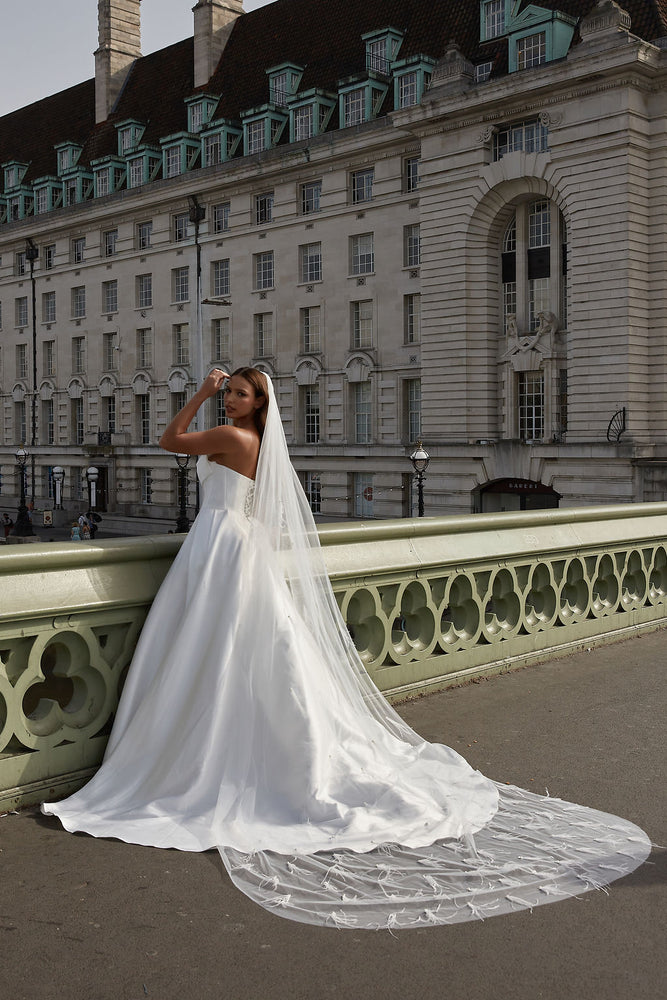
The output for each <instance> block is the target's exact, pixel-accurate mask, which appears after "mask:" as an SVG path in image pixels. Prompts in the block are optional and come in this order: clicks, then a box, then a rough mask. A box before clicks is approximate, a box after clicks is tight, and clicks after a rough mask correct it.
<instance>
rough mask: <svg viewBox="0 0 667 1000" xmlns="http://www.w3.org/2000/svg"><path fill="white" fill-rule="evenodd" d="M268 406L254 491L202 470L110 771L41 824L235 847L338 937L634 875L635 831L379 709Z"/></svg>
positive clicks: (226, 851) (104, 769)
mask: <svg viewBox="0 0 667 1000" xmlns="http://www.w3.org/2000/svg"><path fill="white" fill-rule="evenodd" d="M269 412H270V418H271V416H272V418H273V423H272V424H271V423H269V424H267V431H268V434H267V432H265V437H264V440H263V443H262V450H261V455H260V465H259V468H258V475H257V495H256V496H255V495H254V494H255V489H256V484H255V483H254V482H253V481H251V480H249V479H246V478H245V477H244V476H241V475H240V474H239V473H236V472H234V471H232V470H231V469H228V468H226V467H223V466H220V465H217V464H214V463H211V462H209V461H208V459H207V458H205V457H202V458H200V459H199V462H198V474H199V476H200V479H201V482H202V487H203V504H202V509H201V511H200V513H199V515H198V517H197V519H196V521H195V523H194V525H193V527H192V529H191V531H190V533H189V535H188V537H187V539H186V540H185V541H184V543H183V546H182V547H181V550H180V552H179V554H178V556H177V558H176V559H175V561H174V564H173V566H172V568H171V570H170V572H169V573H168V575H167V577H166V579H165V581H164V583H163V585H162V587H161V589H160V592H159V593H158V595H157V597H156V599H155V601H154V604H153V607H152V609H151V612H150V614H149V616H148V619H147V621H146V624H145V626H144V628H143V631H142V633H141V636H140V639H139V643H138V645H137V649H136V652H135V656H134V660H133V663H132V666H131V669H130V671H129V674H128V677H127V682H126V685H125V688H124V691H123V694H122V698H121V702H120V705H119V709H118V713H117V716H116V720H115V724H114V727H113V732H112V734H111V737H110V740H109V744H108V748H107V751H106V755H105V759H104V762H103V764H102V766H101V767H100V769H99V771H98V772H97V773H96V775H95V776H94V777H93V778H92V780H91V781H90V782H89V783H88V784H87V785H86V786H85V787H84V788H83V789H81V790H80V791H79V792H77V793H75V794H74V795H73V796H71V797H70V798H68V799H66V800H65V801H63V802H58V803H48V804H44V805H43V806H42V809H43V811H44V812H45V813H47V814H50V815H55V816H58V817H59V818H60V820H61V822H62V823H63V825H64V826H65V828H66V829H68V830H70V831H75V830H83V831H86V832H88V833H90V834H92V835H94V836H108V837H118V838H120V839H121V840H125V841H128V842H131V843H137V844H144V845H150V846H155V847H173V848H178V849H180V850H184V851H204V850H208V849H210V848H217V849H218V850H219V851H220V854H221V857H222V859H223V861H224V863H225V866H226V868H227V870H228V872H229V874H230V877H231V878H232V880H233V882H234V883H235V884H236V885H237V886H238V887H239V888H240V889H241V890H242V891H243V892H245V893H246V894H247V895H249V896H250V897H251V898H253V899H255V900H256V901H257V902H258V903H260V904H261V905H262V906H265V907H266V908H268V909H272V910H274V911H275V912H276V913H278V914H280V915H282V916H285V917H289V918H291V919H294V920H301V921H304V922H308V923H319V924H330V925H332V926H339V927H347V926H350V927H356V928H360V927H366V928H374V929H375V928H380V927H389V928H394V927H395V928H402V927H415V926H424V925H425V924H439V923H452V922H455V921H460V920H470V919H476V918H480V917H484V916H491V915H494V914H499V913H504V912H508V911H511V910H516V909H524V908H526V907H533V906H536V905H538V904H540V903H546V902H550V901H553V900H555V899H558V898H563V897H564V896H571V895H577V894H579V893H581V892H583V891H585V890H587V889H590V888H597V887H600V886H603V885H606V884H608V883H609V882H611V881H613V880H614V879H615V878H619V877H620V876H621V875H624V874H627V873H628V872H630V871H632V870H634V868H636V867H637V865H639V864H641V862H642V861H643V860H645V858H646V857H647V855H648V853H649V851H650V842H649V840H648V838H647V837H646V835H645V834H644V833H643V832H642V831H641V830H640V829H639V828H638V827H636V826H634V825H633V824H632V823H629V822H626V821H624V820H621V819H619V818H617V817H614V816H609V815H607V814H605V813H601V812H597V811H595V810H591V809H587V808H585V807H581V806H576V805H573V804H570V803H566V802H561V801H559V800H557V799H550V798H548V797H547V798H543V797H541V796H537V795H534V794H532V793H530V792H526V791H523V790H521V789H518V788H513V787H509V786H504V785H497V784H496V783H495V782H493V781H491V780H489V779H487V778H485V777H484V776H483V775H481V774H480V773H479V772H478V771H475V770H473V768H471V767H470V765H468V764H467V763H466V761H465V760H464V759H463V758H462V757H461V756H460V755H459V754H457V753H456V752H455V751H454V750H451V749H449V748H448V747H445V746H441V745H437V744H429V743H427V742H426V741H424V740H422V739H421V738H420V737H419V736H418V735H417V734H416V733H415V732H414V731H413V730H411V729H410V728H409V727H408V726H407V725H406V724H405V723H404V722H403V720H402V719H401V718H400V716H399V715H398V714H397V713H396V712H394V710H393V709H392V708H391V707H390V706H389V705H388V704H387V702H386V701H385V700H384V699H383V698H382V697H381V695H379V693H378V692H377V691H376V689H375V688H374V687H373V685H372V683H371V682H370V680H369V678H368V677H367V675H366V673H365V671H364V669H363V666H362V664H361V663H360V661H359V659H358V657H356V653H355V652H354V647H353V646H352V643H351V641H350V639H349V636H348V635H347V632H346V630H345V628H344V625H343V624H342V619H340V617H339V616H338V617H337V608H336V606H335V601H334V599H333V596H332V595H331V592H330V587H329V585H328V581H327V580H325V579H324V577H325V574H324V573H323V570H322V564H321V562H318V561H317V560H316V561H315V563H314V569H313V568H312V566H311V548H312V545H313V544H314V543H313V540H312V537H310V536H312V533H313V526H312V525H311V524H310V522H308V521H306V530H307V532H308V533H309V537H308V538H305V536H304V535H303V533H302V534H301V535H298V534H295V533H294V532H293V531H291V528H290V524H291V521H292V519H293V516H295V514H294V510H291V509H290V504H292V503H298V505H300V506H301V505H302V504H303V501H302V499H301V496H300V493H299V489H298V487H297V486H296V485H295V484H294V482H293V481H292V480H291V476H292V473H291V472H290V473H289V477H290V482H289V484H288V485H286V484H285V482H284V481H283V484H282V487H283V492H282V493H280V494H279V495H276V494H275V492H274V493H273V494H272V493H271V490H272V489H274V490H275V487H276V480H275V475H276V470H275V469H273V468H272V467H271V466H270V463H269V456H268V454H267V449H275V447H276V440H277V445H278V446H279V450H280V455H279V458H280V462H279V475H280V476H284V475H285V465H284V454H286V447H285V446H284V437H283V436H282V428H281V427H279V418H277V417H276V414H277V409H276V406H275V399H274V397H273V393H272V392H271V407H270V411H269ZM276 419H277V420H278V425H276ZM277 426H278V427H279V430H276V427H277ZM276 434H277V438H276V437H275V435H276ZM272 435H273V436H272ZM283 452H284V454H282V453H283ZM281 456H282V457H281ZM273 457H275V456H273ZM276 468H278V466H277V467H276ZM263 477H264V478H263ZM269 487H270V488H269ZM293 492H294V494H295V497H296V500H295V499H294V496H293V495H292V493H293ZM299 517H300V518H307V515H305V514H303V512H302V511H300V512H299ZM290 532H291V533H290ZM286 533H287V534H288V535H289V544H288V545H286V546H281V544H280V543H279V542H277V539H278V538H282V537H283V536H285V534H286ZM306 563H307V565H308V567H310V568H304V565H305V564H306ZM318 591H319V593H318ZM313 595H315V596H313ZM332 647H333V648H332Z"/></svg>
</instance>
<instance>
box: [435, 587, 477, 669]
mask: <svg viewBox="0 0 667 1000" xmlns="http://www.w3.org/2000/svg"><path fill="white" fill-rule="evenodd" d="M481 628H482V613H481V608H480V605H479V601H478V600H477V599H476V597H475V589H474V583H473V581H472V580H471V579H470V578H469V577H468V576H463V575H459V576H456V577H453V579H452V580H451V581H450V583H449V586H448V587H446V589H445V594H444V597H443V606H442V608H441V611H440V636H441V638H440V646H441V647H442V649H444V650H446V651H447V652H454V651H455V650H456V649H468V648H469V647H470V646H474V645H476V643H477V642H478V641H479V636H480V632H481Z"/></svg>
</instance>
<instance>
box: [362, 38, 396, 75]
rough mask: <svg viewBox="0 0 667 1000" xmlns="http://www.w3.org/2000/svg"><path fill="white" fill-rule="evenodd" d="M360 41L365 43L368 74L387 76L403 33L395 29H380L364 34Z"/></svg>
mask: <svg viewBox="0 0 667 1000" xmlns="http://www.w3.org/2000/svg"><path fill="white" fill-rule="evenodd" d="M361 40H362V41H363V42H365V43H366V69H367V70H368V72H369V73H377V74H379V75H380V76H389V75H390V73H391V70H392V66H393V63H394V61H395V60H396V58H397V56H398V51H399V49H400V47H401V43H402V41H403V32H402V31H399V30H398V29H397V28H382V29H380V30H379V31H368V32H366V34H365V35H362V36H361Z"/></svg>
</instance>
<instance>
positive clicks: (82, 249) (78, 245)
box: [71, 236, 86, 264]
mask: <svg viewBox="0 0 667 1000" xmlns="http://www.w3.org/2000/svg"><path fill="white" fill-rule="evenodd" d="M71 247H72V249H71V260H72V263H73V264H82V263H83V259H84V256H85V253H86V237H85V236H79V237H77V239H75V240H72V244H71Z"/></svg>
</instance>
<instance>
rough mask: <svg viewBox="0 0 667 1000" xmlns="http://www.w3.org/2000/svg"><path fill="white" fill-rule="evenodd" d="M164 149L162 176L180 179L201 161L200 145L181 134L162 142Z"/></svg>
mask: <svg viewBox="0 0 667 1000" xmlns="http://www.w3.org/2000/svg"><path fill="white" fill-rule="evenodd" d="M160 145H161V147H162V176H163V177H178V176H179V174H184V173H186V171H188V170H192V168H193V167H194V165H195V163H196V162H197V160H198V159H199V154H200V143H199V142H197V141H195V140H194V139H192V138H190V135H189V133H186V132H180V133H178V134H177V135H170V136H167V137H166V139H161V140H160Z"/></svg>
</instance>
